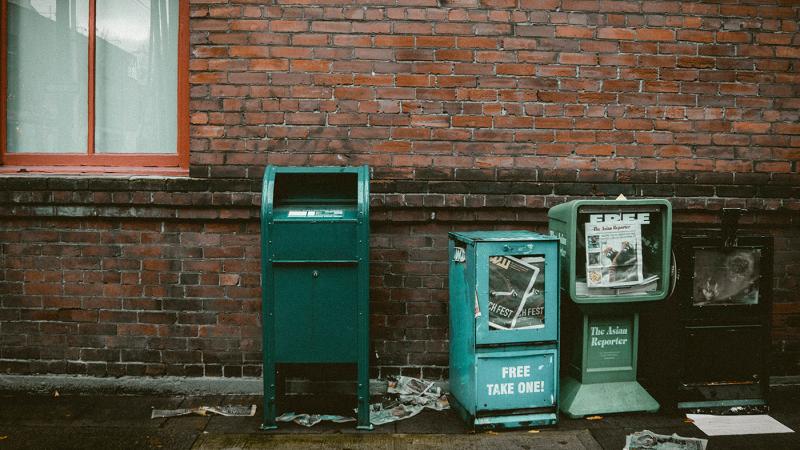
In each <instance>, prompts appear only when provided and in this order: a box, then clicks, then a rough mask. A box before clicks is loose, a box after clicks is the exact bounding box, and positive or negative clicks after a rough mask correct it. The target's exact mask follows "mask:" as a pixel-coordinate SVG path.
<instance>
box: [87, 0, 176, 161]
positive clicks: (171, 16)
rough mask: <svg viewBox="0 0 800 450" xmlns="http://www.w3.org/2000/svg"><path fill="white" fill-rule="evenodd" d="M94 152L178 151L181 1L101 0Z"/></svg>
mask: <svg viewBox="0 0 800 450" xmlns="http://www.w3.org/2000/svg"><path fill="white" fill-rule="evenodd" d="M95 77H96V78H95V151H96V152H97V153H173V154H174V153H176V151H177V130H178V123H177V105H176V95H175V93H176V92H177V89H178V0H136V1H131V0H103V1H98V2H97V48H96V69H95Z"/></svg>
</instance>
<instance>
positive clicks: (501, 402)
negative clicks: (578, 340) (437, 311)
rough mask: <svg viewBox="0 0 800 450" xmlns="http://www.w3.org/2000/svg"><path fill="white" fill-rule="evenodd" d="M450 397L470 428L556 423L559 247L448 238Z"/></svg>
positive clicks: (525, 238) (529, 238)
mask: <svg viewBox="0 0 800 450" xmlns="http://www.w3.org/2000/svg"><path fill="white" fill-rule="evenodd" d="M449 283H450V392H451V394H452V397H453V402H452V404H453V405H454V407H455V409H456V410H457V411H458V412H459V414H460V415H461V417H462V418H463V419H464V420H465V421H467V423H469V424H470V425H471V426H473V427H475V428H494V427H503V428H510V427H519V426H537V425H552V424H555V423H556V422H557V420H558V361H559V359H558V308H559V306H558V241H557V240H556V239H554V238H552V237H550V236H543V235H541V234H537V233H532V232H528V231H475V232H459V233H450V279H449Z"/></svg>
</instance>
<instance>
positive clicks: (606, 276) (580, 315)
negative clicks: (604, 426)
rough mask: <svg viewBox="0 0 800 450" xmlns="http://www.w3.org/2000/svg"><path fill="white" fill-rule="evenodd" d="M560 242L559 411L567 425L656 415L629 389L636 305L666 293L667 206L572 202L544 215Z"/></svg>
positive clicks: (652, 405)
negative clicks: (610, 416) (563, 360)
mask: <svg viewBox="0 0 800 450" xmlns="http://www.w3.org/2000/svg"><path fill="white" fill-rule="evenodd" d="M548 216H549V218H550V233H551V234H552V235H554V236H556V237H558V239H559V240H560V242H561V245H562V247H561V264H562V267H563V270H562V280H561V286H562V289H563V291H564V294H565V297H568V298H569V299H570V301H568V302H565V307H564V319H563V323H564V330H565V331H564V336H563V337H564V346H565V349H567V350H569V351H568V353H569V358H568V359H567V361H568V363H567V366H566V370H565V374H564V377H563V378H562V386H561V402H560V404H561V411H563V412H564V413H565V414H567V415H568V416H570V417H573V418H574V417H583V416H587V415H592V414H605V413H618V412H628V411H647V412H655V411H657V410H658V407H659V405H658V402H656V401H655V400H654V399H653V397H651V396H650V394H648V393H647V392H646V391H645V390H644V388H643V387H642V386H641V385H639V383H638V382H637V381H636V360H637V350H638V337H639V312H638V311H639V305H640V304H641V302H648V301H656V300H662V299H663V298H664V297H666V296H667V293H668V291H669V284H670V283H669V280H670V238H671V233H672V226H671V224H672V208H671V205H670V203H669V202H667V201H666V200H658V199H653V200H650V199H648V200H625V199H620V200H575V201H571V202H568V203H563V204H561V205H557V206H554V207H553V208H551V209H550V211H549V212H548Z"/></svg>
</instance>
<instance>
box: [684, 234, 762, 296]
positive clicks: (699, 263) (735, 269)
mask: <svg viewBox="0 0 800 450" xmlns="http://www.w3.org/2000/svg"><path fill="white" fill-rule="evenodd" d="M760 263H761V250H760V249H747V248H744V249H742V248H733V249H703V250H697V251H696V252H695V254H694V274H693V275H694V276H693V281H694V282H693V285H694V289H693V293H692V303H693V304H694V305H695V306H714V305H756V304H758V284H759V281H760V278H761V266H760Z"/></svg>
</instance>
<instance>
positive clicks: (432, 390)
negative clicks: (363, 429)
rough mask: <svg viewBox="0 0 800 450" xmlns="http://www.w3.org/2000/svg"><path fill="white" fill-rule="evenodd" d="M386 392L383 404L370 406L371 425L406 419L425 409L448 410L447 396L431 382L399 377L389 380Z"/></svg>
mask: <svg viewBox="0 0 800 450" xmlns="http://www.w3.org/2000/svg"><path fill="white" fill-rule="evenodd" d="M386 392H387V394H389V395H387V398H386V399H384V401H383V402H380V403H373V404H372V405H370V408H369V420H370V422H371V423H372V424H373V425H383V424H386V423H390V422H396V421H398V420H403V419H408V418H410V417H414V416H416V415H417V414H419V413H420V412H422V410H423V409H425V408H428V409H432V410H434V411H443V410H445V409H450V402H449V401H448V400H447V396H446V395H444V394H442V390H441V389H440V388H438V387H436V385H435V383H434V382H432V381H425V380H421V379H419V378H413V377H406V376H402V375H401V376H399V377H397V378H396V379H391V380H389V385H388V388H387V390H386ZM393 396H395V397H396V398H392V397H393Z"/></svg>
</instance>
